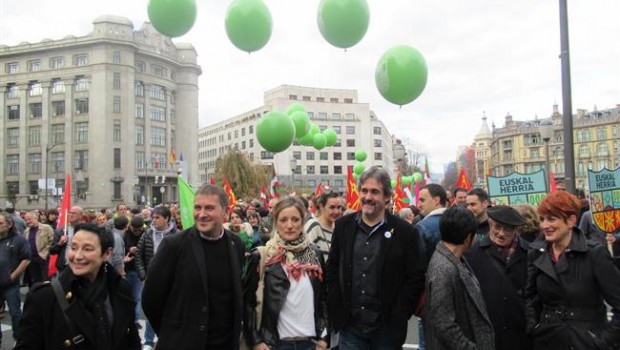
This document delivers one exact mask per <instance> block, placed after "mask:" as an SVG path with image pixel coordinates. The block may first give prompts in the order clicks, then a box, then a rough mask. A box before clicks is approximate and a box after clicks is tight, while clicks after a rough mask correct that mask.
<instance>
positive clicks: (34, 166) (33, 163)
mask: <svg viewBox="0 0 620 350" xmlns="http://www.w3.org/2000/svg"><path fill="white" fill-rule="evenodd" d="M28 174H41V153H30V154H28Z"/></svg>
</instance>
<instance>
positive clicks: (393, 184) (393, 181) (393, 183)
mask: <svg viewBox="0 0 620 350" xmlns="http://www.w3.org/2000/svg"><path fill="white" fill-rule="evenodd" d="M392 188H396V180H392Z"/></svg>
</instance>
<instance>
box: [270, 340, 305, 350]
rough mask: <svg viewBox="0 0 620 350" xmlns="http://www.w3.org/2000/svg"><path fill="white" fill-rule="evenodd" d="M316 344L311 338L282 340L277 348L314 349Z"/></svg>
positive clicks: (279, 349)
mask: <svg viewBox="0 0 620 350" xmlns="http://www.w3.org/2000/svg"><path fill="white" fill-rule="evenodd" d="M314 348H315V345H314V343H313V342H311V341H310V340H280V341H279V342H278V346H276V347H275V348H274V349H275V350H314Z"/></svg>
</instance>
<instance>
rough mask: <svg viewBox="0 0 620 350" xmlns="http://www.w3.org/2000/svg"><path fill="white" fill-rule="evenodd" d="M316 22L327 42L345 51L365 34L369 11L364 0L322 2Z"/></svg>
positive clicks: (329, 0)
mask: <svg viewBox="0 0 620 350" xmlns="http://www.w3.org/2000/svg"><path fill="white" fill-rule="evenodd" d="M317 22H318V25H319V30H320V31H321V35H323V38H325V40H327V42H329V43H330V44H332V45H334V46H336V47H339V48H342V49H346V48H349V47H351V46H353V45H355V44H357V43H358V42H359V41H360V40H362V38H363V37H364V35H365V34H366V31H367V30H368V23H369V22H370V11H369V10H368V4H367V3H366V0H322V1H321V3H320V4H319V11H318V16H317Z"/></svg>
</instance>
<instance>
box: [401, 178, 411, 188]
mask: <svg viewBox="0 0 620 350" xmlns="http://www.w3.org/2000/svg"><path fill="white" fill-rule="evenodd" d="M412 180H413V179H412V178H411V177H410V176H403V177H402V178H401V182H402V184H403V185H404V186H408V185H409V184H410V183H411V181H412Z"/></svg>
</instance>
